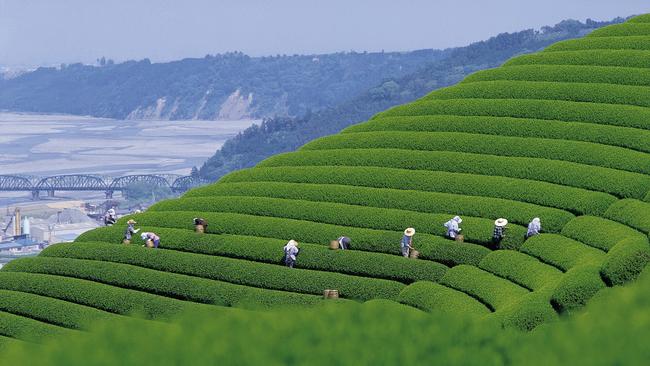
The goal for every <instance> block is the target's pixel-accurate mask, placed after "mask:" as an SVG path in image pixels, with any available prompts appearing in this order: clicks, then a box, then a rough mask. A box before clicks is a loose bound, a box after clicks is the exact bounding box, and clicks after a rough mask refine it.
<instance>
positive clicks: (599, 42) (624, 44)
mask: <svg viewBox="0 0 650 366" xmlns="http://www.w3.org/2000/svg"><path fill="white" fill-rule="evenodd" d="M577 50H650V37H648V36H630V37H620V36H614V37H591V38H582V39H571V40H567V41H562V42H558V43H554V44H552V45H551V46H549V47H546V49H545V50H544V52H549V51H577Z"/></svg>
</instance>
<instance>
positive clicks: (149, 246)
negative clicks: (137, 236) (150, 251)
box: [145, 239, 153, 248]
mask: <svg viewBox="0 0 650 366" xmlns="http://www.w3.org/2000/svg"><path fill="white" fill-rule="evenodd" d="M145 245H146V246H147V248H153V240H151V239H149V240H147V241H146V242H145Z"/></svg>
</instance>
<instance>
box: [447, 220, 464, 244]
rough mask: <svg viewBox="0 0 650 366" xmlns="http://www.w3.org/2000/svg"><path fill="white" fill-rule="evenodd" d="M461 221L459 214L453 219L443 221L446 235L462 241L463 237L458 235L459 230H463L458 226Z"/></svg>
mask: <svg viewBox="0 0 650 366" xmlns="http://www.w3.org/2000/svg"><path fill="white" fill-rule="evenodd" d="M462 222H463V219H461V218H460V216H454V218H453V219H451V220H449V221H447V222H445V224H444V226H445V227H446V228H447V234H446V235H447V237H448V238H449V239H453V240H456V241H464V239H465V238H464V237H463V236H462V235H460V231H461V230H463V229H461V228H460V226H459V225H460V224H461V223H462Z"/></svg>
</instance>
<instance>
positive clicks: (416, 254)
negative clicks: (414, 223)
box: [409, 249, 420, 259]
mask: <svg viewBox="0 0 650 366" xmlns="http://www.w3.org/2000/svg"><path fill="white" fill-rule="evenodd" d="M419 256H420V252H419V251H417V250H415V249H411V251H410V252H409V258H411V259H418V257H419Z"/></svg>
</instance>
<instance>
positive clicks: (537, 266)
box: [479, 250, 562, 291]
mask: <svg viewBox="0 0 650 366" xmlns="http://www.w3.org/2000/svg"><path fill="white" fill-rule="evenodd" d="M479 268H481V269H483V270H485V271H488V272H490V273H494V274H496V275H497V276H499V277H503V278H506V279H508V280H510V281H512V282H514V283H516V284H518V285H520V286H523V287H525V288H527V289H529V290H531V291H533V290H539V289H540V288H542V287H543V286H545V285H546V284H548V283H549V281H554V280H555V279H557V278H559V277H560V276H561V275H562V271H560V270H559V269H557V268H555V267H552V266H550V265H548V264H544V263H542V262H540V261H539V260H538V259H536V258H534V257H531V256H529V255H526V254H524V253H521V252H517V251H514V250H497V251H494V252H492V253H490V254H488V255H487V256H485V257H484V258H483V259H482V260H481V263H479Z"/></svg>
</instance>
